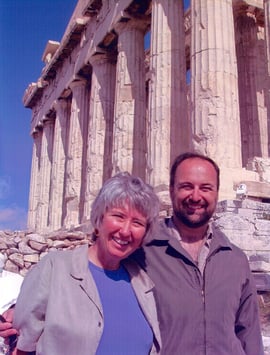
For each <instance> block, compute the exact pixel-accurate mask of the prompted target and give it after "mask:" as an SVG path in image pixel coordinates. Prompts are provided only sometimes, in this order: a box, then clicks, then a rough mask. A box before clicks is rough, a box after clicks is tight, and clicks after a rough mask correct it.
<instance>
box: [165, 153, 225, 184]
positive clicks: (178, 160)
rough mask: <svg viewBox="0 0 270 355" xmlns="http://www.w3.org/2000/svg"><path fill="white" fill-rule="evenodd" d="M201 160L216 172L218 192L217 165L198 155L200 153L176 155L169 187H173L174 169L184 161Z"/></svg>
mask: <svg viewBox="0 0 270 355" xmlns="http://www.w3.org/2000/svg"><path fill="white" fill-rule="evenodd" d="M195 158H197V159H202V160H206V161H208V162H209V163H210V164H212V165H213V167H214V169H215V170H216V173H217V189H218V190H219V184H220V170H219V167H218V165H217V163H215V162H214V160H213V159H211V158H209V157H207V156H205V155H203V154H200V153H193V152H186V153H183V154H180V155H178V156H177V157H176V158H175V160H174V162H173V164H172V166H171V171H170V187H171V186H173V185H174V179H175V173H176V169H177V168H178V166H179V165H180V164H181V163H182V162H183V161H184V160H187V159H195Z"/></svg>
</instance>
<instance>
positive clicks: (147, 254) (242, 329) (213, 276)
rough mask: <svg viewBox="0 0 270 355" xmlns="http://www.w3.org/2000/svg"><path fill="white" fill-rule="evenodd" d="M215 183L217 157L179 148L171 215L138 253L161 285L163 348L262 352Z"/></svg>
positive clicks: (247, 285)
mask: <svg viewBox="0 0 270 355" xmlns="http://www.w3.org/2000/svg"><path fill="white" fill-rule="evenodd" d="M218 190H219V168H218V166H217V165H216V163H215V162H214V161H213V160H211V159H209V158H207V157H205V156H202V155H199V154H194V153H185V154H183V155H180V156H178V157H177V158H176V159H175V162H174V163H173V165H172V168H171V174H170V197H171V200H172V207H173V216H172V218H169V219H166V220H165V221H164V222H163V223H162V225H161V229H160V231H159V234H158V235H157V236H156V238H154V239H153V240H151V241H150V242H149V243H148V244H147V245H146V246H144V248H143V249H141V250H140V252H138V253H137V254H136V255H135V257H136V259H137V261H138V262H139V263H140V264H141V265H142V266H143V267H144V268H145V269H146V270H147V272H148V273H149V275H150V277H151V278H152V279H153V281H154V283H155V286H156V287H155V288H156V300H157V306H158V316H159V321H160V327H161V335H162V349H163V354H165V355H178V354H179V355H240V354H241V355H242V354H246V355H263V350H262V341H261V334H260V325H259V317H258V305H257V296H256V289H255V287H254V284H253V280H252V275H251V272H250V269H249V265H248V261H247V258H246V256H245V254H244V253H243V252H242V251H241V250H240V249H239V248H237V247H236V246H234V245H233V244H231V243H230V242H229V240H228V239H227V238H226V237H225V236H224V235H223V234H222V233H221V232H220V231H219V230H217V229H216V228H215V227H214V225H213V224H212V223H211V222H210V219H211V217H212V216H213V214H214V211H215V207H216V204H217V200H218ZM0 329H1V328H0ZM0 335H1V332H0Z"/></svg>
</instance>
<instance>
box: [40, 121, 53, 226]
mask: <svg viewBox="0 0 270 355" xmlns="http://www.w3.org/2000/svg"><path fill="white" fill-rule="evenodd" d="M53 133H54V119H53V118H49V117H46V118H45V119H44V121H43V133H42V141H41V165H40V191H39V201H38V208H37V222H36V229H37V231H39V232H46V231H47V228H48V215H49V201H50V186H51V168H52V151H53Z"/></svg>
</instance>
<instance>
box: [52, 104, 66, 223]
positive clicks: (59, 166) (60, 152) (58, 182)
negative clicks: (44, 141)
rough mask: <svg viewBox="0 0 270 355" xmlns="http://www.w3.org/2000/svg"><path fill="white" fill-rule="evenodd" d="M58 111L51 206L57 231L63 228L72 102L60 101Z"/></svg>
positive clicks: (56, 105) (56, 108)
mask: <svg viewBox="0 0 270 355" xmlns="http://www.w3.org/2000/svg"><path fill="white" fill-rule="evenodd" d="M54 109H55V111H56V118H55V128H54V143H53V161H52V176H51V199H50V206H49V227H50V229H51V230H57V229H59V228H61V227H62V223H63V221H62V214H63V201H64V181H65V166H66V157H67V133H68V126H69V119H70V100H66V99H58V100H57V101H56V102H55V104H54Z"/></svg>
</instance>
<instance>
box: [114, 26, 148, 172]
mask: <svg viewBox="0 0 270 355" xmlns="http://www.w3.org/2000/svg"><path fill="white" fill-rule="evenodd" d="M146 28H147V22H144V21H139V20H132V19H130V20H129V21H128V22H125V23H124V22H123V23H122V22H121V23H118V24H117V25H116V27H115V29H116V31H117V33H118V58H117V69H116V95H115V113H114V139H113V173H116V172H118V171H125V170H126V171H129V172H132V173H133V174H135V175H138V176H141V177H142V178H144V177H145V169H146V133H145V132H146V117H145V107H146V91H145V70H144V58H145V55H144V34H145V31H146Z"/></svg>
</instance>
